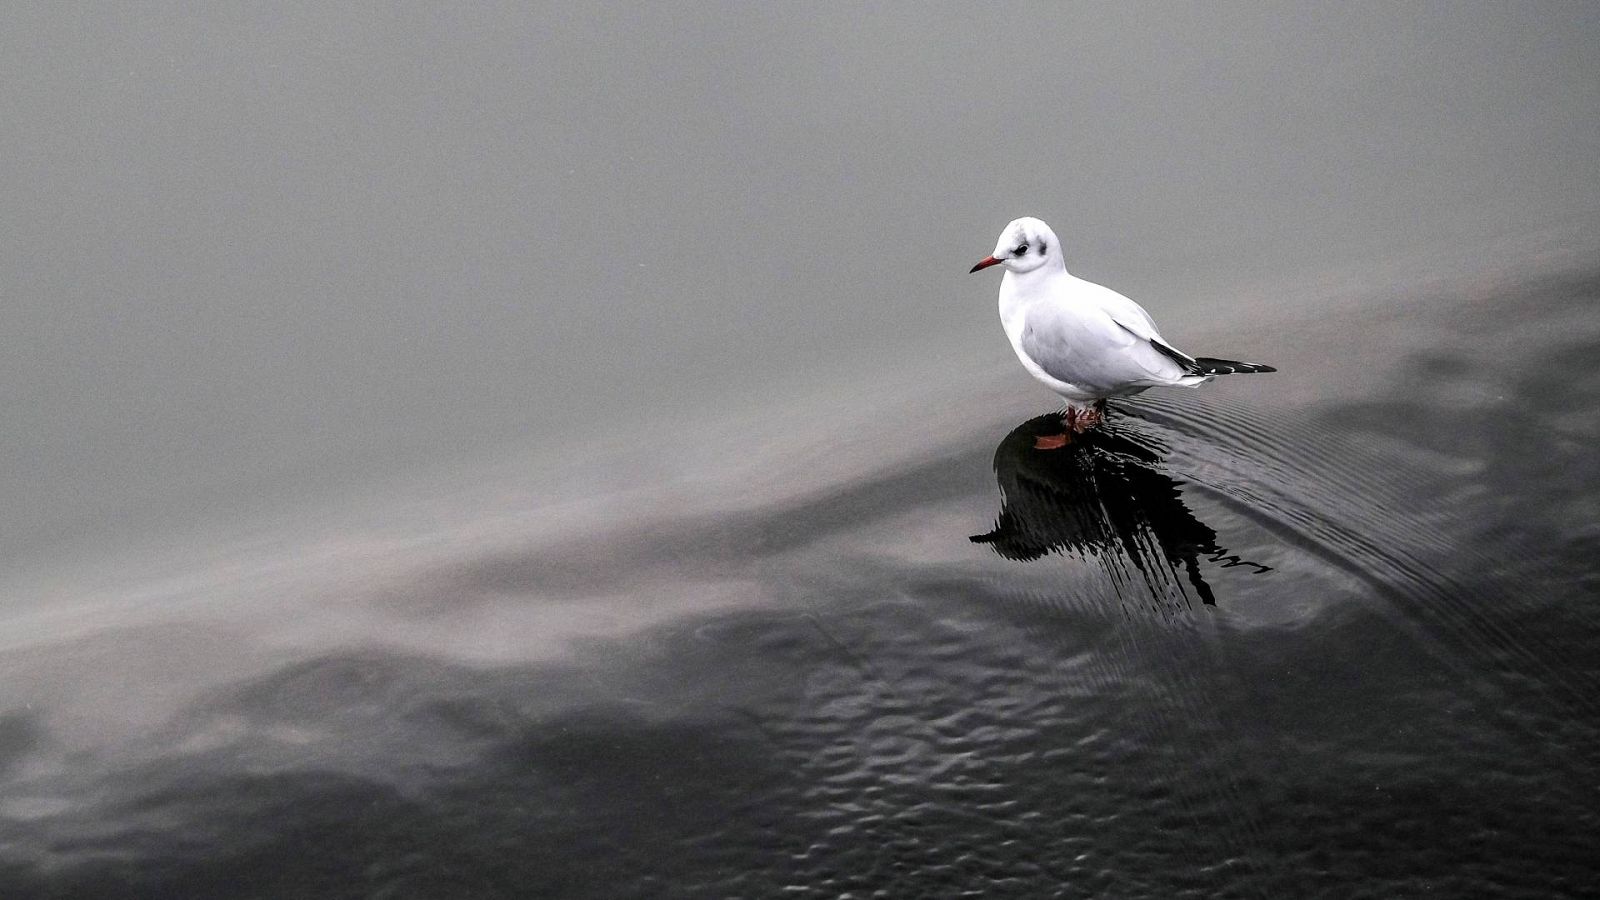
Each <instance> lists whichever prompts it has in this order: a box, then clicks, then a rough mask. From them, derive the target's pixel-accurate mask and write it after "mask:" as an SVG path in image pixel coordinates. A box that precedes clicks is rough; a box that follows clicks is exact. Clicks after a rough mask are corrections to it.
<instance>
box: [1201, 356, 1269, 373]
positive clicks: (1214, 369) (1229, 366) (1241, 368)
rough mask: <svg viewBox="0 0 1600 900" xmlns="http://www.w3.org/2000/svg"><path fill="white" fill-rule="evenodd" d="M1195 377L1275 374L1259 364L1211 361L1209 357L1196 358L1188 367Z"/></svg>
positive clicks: (1225, 360) (1223, 360) (1231, 360)
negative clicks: (1254, 373) (1255, 373)
mask: <svg viewBox="0 0 1600 900" xmlns="http://www.w3.org/2000/svg"><path fill="white" fill-rule="evenodd" d="M1190 369H1191V371H1193V372H1194V374H1196V375H1249V374H1251V373H1253V372H1276V371H1278V370H1277V369H1274V368H1273V367H1272V366H1264V365H1262V364H1261V363H1247V362H1239V361H1238V360H1233V359H1212V358H1211V357H1209V356H1196V357H1195V358H1194V365H1193V366H1191V367H1190Z"/></svg>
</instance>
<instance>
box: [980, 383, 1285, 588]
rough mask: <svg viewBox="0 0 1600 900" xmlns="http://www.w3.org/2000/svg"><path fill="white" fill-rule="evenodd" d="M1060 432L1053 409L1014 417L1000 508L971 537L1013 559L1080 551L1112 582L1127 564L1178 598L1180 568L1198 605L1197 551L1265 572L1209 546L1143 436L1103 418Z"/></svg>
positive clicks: (1208, 536)
mask: <svg viewBox="0 0 1600 900" xmlns="http://www.w3.org/2000/svg"><path fill="white" fill-rule="evenodd" d="M1060 434H1061V417H1060V416H1059V415H1055V414H1052V415H1045V416H1038V417H1036V418H1033V419H1029V420H1028V421H1026V422H1023V423H1022V424H1021V425H1018V426H1017V427H1016V428H1014V429H1012V430H1011V433H1010V434H1007V435H1006V436H1005V438H1004V439H1002V440H1001V441H1000V445H999V446H998V447H996V448H995V452H994V470H995V480H996V482H997V483H998V484H999V487H1000V496H1001V507H1000V515H999V518H998V519H997V520H996V522H995V527H994V530H993V531H990V532H989V533H988V534H979V535H973V536H972V541H973V542H975V543H980V544H988V545H989V546H990V547H992V548H994V551H995V552H996V553H998V554H1000V555H1001V556H1004V557H1006V558H1007V559H1015V560H1021V561H1029V560H1036V559H1040V558H1042V557H1044V556H1045V555H1047V554H1049V553H1050V552H1052V551H1073V552H1080V553H1089V554H1092V555H1095V556H1097V557H1099V558H1101V559H1102V560H1103V561H1104V562H1105V563H1106V565H1107V567H1108V569H1109V571H1110V572H1111V574H1112V576H1113V580H1114V581H1122V580H1123V579H1124V578H1126V577H1130V576H1131V575H1132V573H1131V572H1128V571H1127V567H1131V568H1132V569H1133V570H1135V571H1137V572H1138V574H1139V575H1140V576H1141V577H1143V579H1144V581H1145V583H1146V584H1147V585H1148V586H1149V588H1150V589H1151V592H1152V594H1153V595H1155V596H1157V597H1161V596H1165V595H1166V594H1167V588H1166V586H1167V585H1168V584H1172V585H1176V587H1177V589H1178V591H1179V592H1180V593H1182V594H1183V596H1184V598H1185V600H1186V601H1187V600H1188V597H1189V595H1188V592H1187V591H1185V590H1184V588H1183V583H1182V580H1180V579H1177V578H1175V577H1173V576H1176V575H1177V573H1178V572H1179V570H1180V569H1181V570H1182V571H1183V573H1184V574H1185V575H1186V576H1187V580H1188V582H1189V584H1190V585H1191V586H1192V587H1193V589H1194V591H1195V593H1196V594H1198V595H1199V597H1200V600H1201V602H1202V603H1205V604H1207V605H1215V604H1216V598H1215V596H1213V594H1212V592H1211V587H1210V586H1209V585H1207V584H1206V581H1205V579H1204V578H1203V577H1201V575H1200V559H1201V558H1202V557H1203V558H1205V559H1207V560H1209V561H1212V562H1216V563H1220V564H1221V565H1223V566H1238V565H1245V566H1253V567H1254V568H1255V569H1256V570H1257V571H1258V572H1266V571H1269V569H1268V567H1266V566H1261V565H1258V564H1256V563H1250V562H1245V561H1243V560H1240V559H1239V558H1238V557H1236V556H1229V555H1228V552H1227V551H1226V550H1224V549H1223V548H1221V547H1220V546H1218V545H1217V533H1216V532H1215V531H1214V530H1212V529H1211V527H1210V526H1208V525H1206V524H1205V523H1204V522H1202V521H1200V520H1199V519H1197V518H1195V515H1194V512H1193V511H1192V510H1191V509H1189V507H1188V506H1187V505H1185V504H1184V502H1183V500H1182V498H1181V496H1180V491H1179V482H1177V481H1176V480H1174V479H1173V478H1172V477H1170V476H1169V475H1167V474H1166V473H1164V472H1162V471H1160V469H1159V468H1158V466H1159V465H1160V463H1161V460H1162V453H1161V449H1160V448H1159V446H1158V445H1154V444H1153V442H1151V441H1150V440H1149V439H1148V438H1147V437H1145V436H1143V435H1137V436H1136V435H1134V434H1132V433H1130V432H1125V431H1122V430H1119V429H1116V428H1114V427H1112V426H1110V425H1102V426H1101V427H1099V428H1094V429H1091V430H1089V431H1086V432H1084V433H1082V434H1075V435H1072V438H1071V442H1070V443H1068V444H1067V445H1066V446H1059V444H1058V443H1057V441H1058V440H1059V435H1060ZM1045 448H1053V449H1045ZM1119 564H1122V565H1119Z"/></svg>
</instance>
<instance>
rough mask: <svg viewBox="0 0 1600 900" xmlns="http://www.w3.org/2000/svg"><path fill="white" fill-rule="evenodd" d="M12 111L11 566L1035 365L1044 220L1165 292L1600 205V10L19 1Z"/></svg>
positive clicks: (0, 310) (1222, 294)
mask: <svg viewBox="0 0 1600 900" xmlns="http://www.w3.org/2000/svg"><path fill="white" fill-rule="evenodd" d="M0 122H3V123H4V125H3V128H0V304H3V305H0V392H3V394H0V400H3V403H4V410H5V427H4V429H3V432H0V497H3V498H4V502H3V504H0V560H11V561H17V560H21V559H23V558H27V557H37V556H41V555H47V554H51V553H57V552H65V551H64V550H63V549H62V548H65V547H77V549H78V550H79V551H85V550H87V551H91V552H92V550H93V548H94V547H96V546H97V545H98V544H99V542H109V541H112V540H113V539H114V538H116V537H117V535H118V534H120V533H132V532H136V531H141V530H147V529H151V528H159V527H163V526H162V523H167V522H178V521H182V520H183V519H184V518H185V517H188V516H192V515H195V514H197V513H199V512H201V511H204V512H205V513H207V514H210V515H219V516H222V517H227V516H229V515H233V514H236V513H240V514H242V513H243V512H244V511H247V510H249V509H250V508H252V507H253V506H254V505H257V504H259V503H262V502H264V501H265V500H266V499H268V498H281V497H284V496H289V495H299V494H307V493H315V492H317V491H319V490H322V489H323V488H325V487H326V486H329V485H337V484H343V483H348V482H349V481H350V480H352V479H357V478H362V477H367V476H368V475H370V474H371V473H373V472H404V471H407V470H408V467H417V466H423V465H433V466H437V465H439V464H441V463H443V464H448V462H449V461H450V460H452V459H456V458H466V457H469V456H473V457H476V456H482V455H490V456H492V455H494V454H495V453H500V452H510V451H509V449H507V448H509V447H511V446H520V447H526V446H529V445H533V446H540V445H556V444H562V443H572V442H573V441H574V439H575V437H583V436H586V435H602V436H603V435H605V434H608V433H612V432H615V431H617V430H619V428H621V429H623V430H626V428H628V427H635V426H632V425H629V424H628V423H635V422H637V423H644V425H641V426H638V427H661V428H666V427H670V426H669V425H663V424H656V425H651V424H649V423H669V422H671V421H672V420H673V417H674V416H678V415H681V414H684V413H686V412H689V411H693V410H704V409H715V408H717V407H719V406H722V405H728V404H736V403H744V402H749V400H750V399H751V398H760V399H762V400H764V401H766V402H771V403H773V404H774V405H775V406H776V407H778V408H781V407H782V405H783V404H784V403H785V402H787V401H788V400H790V399H793V398H794V396H795V395H796V393H797V392H800V391H803V390H804V387H803V384H804V383H805V379H806V378H807V376H808V375H810V374H812V373H815V372H817V371H821V370H833V369H841V368H842V369H847V370H850V371H862V370H873V369H876V370H880V371H884V372H889V371H892V370H893V369H894V368H895V367H896V365H897V361H898V360H907V361H909V360H922V359H925V358H926V357H927V356H928V355H929V354H930V353H931V352H933V351H934V350H936V349H937V348H945V347H955V346H963V347H970V346H973V345H975V344H976V345H982V346H984V347H987V348H989V349H990V350H992V358H993V359H994V360H996V361H1002V360H1004V359H1005V358H1006V357H1007V355H1008V353H1009V351H1008V349H1007V348H1006V346H1005V343H1004V340H1003V338H1002V337H1001V336H1000V331H999V328H998V327H997V325H996V323H995V321H994V311H993V299H994V287H995V285H994V283H993V280H992V279H980V278H977V277H974V278H970V279H969V278H968V277H967V275H966V274H965V273H966V269H967V267H968V266H969V265H970V264H971V263H972V262H973V261H974V260H976V259H977V258H979V257H981V256H983V255H985V254H986V253H987V252H988V251H989V250H990V248H991V247H992V244H993V241H994V237H995V234H996V233H997V232H998V230H999V228H1000V227H1001V226H1002V225H1003V224H1004V223H1005V222H1006V221H1007V220H1008V219H1010V218H1012V217H1014V216H1017V215H1021V214H1033V215H1038V216H1041V217H1044V218H1045V219H1047V220H1048V221H1050V222H1051V223H1052V224H1053V225H1055V227H1056V229H1057V231H1058V232H1060V233H1061V235H1062V237H1063V238H1064V240H1065V241H1066V243H1067V247H1068V253H1069V265H1070V266H1071V267H1072V268H1073V269H1074V270H1075V271H1077V272H1078V273H1080V274H1083V275H1086V276H1088V277H1091V278H1096V279H1097V280H1102V281H1107V282H1109V283H1111V284H1113V285H1115V286H1116V287H1118V288H1119V289H1121V290H1123V291H1124V292H1126V293H1130V294H1132V295H1133V296H1135V297H1136V298H1138V299H1140V300H1142V301H1144V302H1145V303H1146V305H1148V306H1150V307H1151V308H1152V309H1153V310H1156V311H1157V314H1158V318H1161V319H1163V320H1168V319H1172V318H1174V317H1182V316H1184V315H1188V316H1191V317H1192V316H1194V315H1197V314H1198V310H1199V309H1200V308H1203V307H1205V306H1206V305H1208V304H1209V305H1211V306H1214V307H1216V308H1217V309H1218V310H1219V311H1220V313H1226V312H1227V310H1228V309H1229V304H1230V303H1232V302H1234V298H1237V297H1239V296H1241V295H1243V294H1246V293H1248V292H1249V291H1251V290H1252V289H1258V288H1259V286H1260V285H1264V284H1272V283H1281V282H1284V281H1286V280H1292V279H1294V278H1296V277H1299V276H1303V275H1307V274H1309V273H1316V272H1322V271H1326V270H1328V269H1330V268H1335V267H1340V266H1349V265H1352V264H1357V263H1360V262H1361V261H1364V260H1373V259H1380V258H1385V257H1387V256H1390V255H1393V254H1396V253H1400V252H1403V251H1407V250H1416V249H1420V250H1424V251H1425V250H1426V249H1427V248H1436V247H1440V246H1450V245H1460V246H1466V245H1470V244H1472V243H1473V242H1477V241H1483V240H1487V239H1491V238H1495V237H1498V236H1503V235H1506V234H1515V233H1518V232H1521V231H1525V230H1528V229H1534V228H1541V227H1545V226H1549V225H1552V224H1562V223H1570V222H1572V221H1573V220H1574V219H1577V220H1580V221H1588V220H1592V216H1593V214H1594V213H1595V211H1596V210H1597V209H1600V178H1597V177H1596V176H1597V174H1600V169H1597V166H1596V162H1597V160H1600V7H1596V6H1595V5H1593V4H1579V3H1564V4H1535V3H1518V4H1481V5H1471V4H1465V3H1450V4H1431V5H1422V4H1396V5H1387V6H1370V5H1369V6H1362V7H1345V6H1342V5H1327V4H1320V3H1309V4H1297V5H1283V6H1277V7H1273V8H1270V9H1263V8H1261V7H1259V6H1258V5H1255V4H1250V5H1220V4H1205V5H1174V4H1161V5H1132V4H1105V5H1074V6H1069V7H1062V6H1058V5H1056V4H1042V5H1037V6H1033V5H1002V6H992V7H974V6H972V5H969V4H950V5H945V6H933V5H928V4H918V5H915V6H912V5H901V6H885V7H870V8H860V7H850V8H845V7H835V6H824V7H815V6H810V7H807V6H801V5H798V4H796V5H777V4H773V5H754V4H751V5H739V6H735V5H714V4H694V5H687V4H686V5H682V6H681V7H679V8H675V9H671V10H666V9H660V8H656V7H654V6H644V7H643V8H637V9H633V8H615V9H610V10H593V9H588V8H583V7H581V5H570V4H563V5H554V6H548V7H530V6H527V5H524V4H504V5H487V4H480V5H475V6H473V7H472V8H470V9H464V10H463V9H448V10H444V9H438V8H435V7H434V6H433V5H424V4H418V5H414V6H400V5H389V4H383V5H372V6H366V7H356V8H350V7H346V8H343V9H338V10H334V9H329V8H327V6H326V5H325V4H320V3H318V4H304V5H303V6H300V7H298V8H294V7H291V6H290V5H288V4H275V5H272V6H271V7H262V8H259V9H245V8H231V7H230V8H223V9H219V8H216V7H215V6H214V5H209V4H207V5H195V6H192V7H191V6H178V5H170V4H143V5H137V6H134V5H122V4H104V5H99V6H85V7H69V6H65V5H59V4H43V5H32V4H7V5H6V7H5V9H4V11H3V12H0ZM1305 312H1311V311H1305ZM1241 327H1242V328H1248V325H1247V324H1242V325H1241ZM1250 346H1251V347H1252V348H1254V347H1256V346H1259V344H1258V343H1256V342H1251V343H1250ZM1198 349H1199V350H1200V351H1202V352H1220V351H1221V350H1224V349H1227V348H1198ZM873 390H874V388H873V386H872V385H871V384H870V383H868V384H866V385H864V386H863V388H862V391H861V394H862V395H863V396H865V395H870V394H871V393H872V392H873ZM853 399H854V398H841V402H850V401H851V400H853Z"/></svg>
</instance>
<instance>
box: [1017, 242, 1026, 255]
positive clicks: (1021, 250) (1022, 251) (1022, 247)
mask: <svg viewBox="0 0 1600 900" xmlns="http://www.w3.org/2000/svg"><path fill="white" fill-rule="evenodd" d="M1015 252H1016V254H1017V255H1018V256H1026V255H1027V253H1028V245H1027V244H1018V245H1017V249H1016V251H1015Z"/></svg>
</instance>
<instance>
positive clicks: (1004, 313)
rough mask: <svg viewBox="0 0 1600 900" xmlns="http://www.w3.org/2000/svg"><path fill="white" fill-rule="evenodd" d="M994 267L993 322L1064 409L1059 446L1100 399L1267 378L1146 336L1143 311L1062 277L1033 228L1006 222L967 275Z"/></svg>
mask: <svg viewBox="0 0 1600 900" xmlns="http://www.w3.org/2000/svg"><path fill="white" fill-rule="evenodd" d="M990 266H1003V267H1005V270H1006V273H1005V275H1004V276H1003V277H1002V278H1001V279H1000V323H1001V325H1003V326H1004V327H1005V331H1006V337H1008V338H1010V339H1011V349H1013V350H1015V351H1016V354H1017V359H1019V360H1021V362H1022V366H1023V368H1025V369H1027V370H1028V374H1030V375H1032V376H1033V377H1034V378H1036V379H1038V380H1039V381H1040V382H1042V383H1043V384H1044V385H1045V386H1046V387H1048V388H1050V390H1052V391H1054V392H1056V393H1057V394H1059V395H1060V396H1061V398H1062V399H1064V400H1065V401H1066V408H1065V409H1064V410H1062V423H1063V425H1064V426H1066V428H1065V431H1064V432H1063V435H1062V436H1061V438H1060V439H1059V440H1058V441H1057V442H1055V443H1053V444H1052V442H1050V441H1047V440H1045V439H1043V438H1041V439H1040V443H1039V446H1040V447H1041V448H1046V447H1047V446H1057V447H1059V446H1063V445H1065V444H1066V443H1068V442H1070V441H1071V435H1073V434H1082V433H1083V432H1085V431H1087V430H1088V429H1090V428H1093V427H1095V426H1096V425H1099V424H1100V422H1101V421H1102V419H1103V417H1104V412H1105V401H1106V400H1107V399H1108V398H1111V397H1128V396H1132V395H1134V394H1138V393H1140V392H1142V391H1144V390H1147V389H1149V388H1153V387H1164V386H1169V385H1177V386H1182V387H1194V386H1196V385H1200V384H1205V383H1206V382H1208V381H1210V380H1211V379H1212V378H1214V377H1216V376H1218V375H1235V374H1245V373H1251V372H1276V371H1277V369H1275V368H1273V367H1272V366H1268V365H1262V364H1260V363H1247V362H1238V361H1235V360H1231V359H1215V358H1212V357H1208V356H1190V355H1188V354H1187V353H1183V352H1181V351H1179V350H1177V349H1175V348H1174V347H1173V346H1172V344H1171V342H1169V341H1168V340H1167V339H1166V338H1163V337H1162V336H1161V333H1160V332H1159V331H1157V330H1156V324H1155V321H1154V320H1153V319H1151V318H1150V314H1149V313H1147V312H1145V311H1144V308H1143V307H1141V306H1140V305H1139V304H1137V303H1135V302H1133V301H1132V300H1130V299H1128V298H1127V297H1124V296H1123V295H1121V294H1119V293H1117V292H1116V291H1114V290H1112V289H1111V288H1108V287H1105V286H1104V285H1099V284H1095V283H1094V282H1092V281H1085V280H1084V279H1082V278H1078V277H1077V276H1075V275H1073V274H1072V273H1070V272H1068V271H1067V265H1066V259H1065V256H1064V255H1063V253H1062V250H1061V241H1060V240H1059V239H1058V238H1057V237H1056V233H1055V232H1054V231H1052V230H1051V229H1050V226H1049V225H1046V224H1045V223H1044V222H1043V221H1041V220H1039V219H1036V218H1034V217H1032V216H1024V217H1022V218H1020V219H1014V220H1012V221H1011V223H1010V224H1008V225H1006V227H1005V229H1004V230H1002V231H1001V232H1000V239H999V240H998V241H996V242H995V247H994V252H993V253H992V254H990V255H989V256H986V257H984V258H983V259H981V260H979V261H978V264H977V265H975V266H973V267H972V269H971V270H970V271H971V272H980V271H982V270H984V269H987V268H989V267H990Z"/></svg>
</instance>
